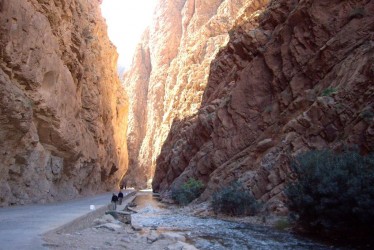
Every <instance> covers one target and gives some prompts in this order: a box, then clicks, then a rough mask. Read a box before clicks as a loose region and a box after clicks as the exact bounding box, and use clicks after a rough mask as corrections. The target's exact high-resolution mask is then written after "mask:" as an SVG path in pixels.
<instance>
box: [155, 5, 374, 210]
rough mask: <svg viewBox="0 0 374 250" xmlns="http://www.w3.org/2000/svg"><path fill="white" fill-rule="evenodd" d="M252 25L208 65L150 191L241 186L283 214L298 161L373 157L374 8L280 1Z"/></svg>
mask: <svg viewBox="0 0 374 250" xmlns="http://www.w3.org/2000/svg"><path fill="white" fill-rule="evenodd" d="M246 19H247V18H246ZM247 20H248V22H247V21H244V22H243V23H240V24H239V25H238V26H237V27H236V28H235V29H234V30H232V31H231V32H230V41H229V43H228V45H227V46H226V47H225V48H223V49H222V50H221V51H220V52H219V53H218V55H217V57H216V59H215V60H214V61H213V62H212V63H211V66H210V71H209V80H208V84H207V86H206V88H205V90H204V95H203V98H202V103H201V106H200V108H199V110H198V112H196V113H194V112H192V114H191V116H189V117H184V118H183V119H181V118H179V119H178V117H176V118H175V119H174V123H173V125H172V127H171V130H170V133H169V135H168V138H167V140H166V142H165V143H164V145H163V149H162V151H161V154H160V155H159V157H158V159H157V168H156V174H155V178H154V180H153V188H154V189H155V190H156V191H167V190H168V189H170V188H171V187H173V186H175V185H177V186H178V185H180V184H181V183H182V182H184V181H185V180H187V178H189V177H195V178H198V179H201V180H203V181H204V182H205V183H206V184H207V189H206V190H205V192H204V193H203V195H202V199H207V198H208V197H209V196H210V194H211V193H212V192H213V191H214V190H216V189H218V188H219V187H222V186H225V185H227V184H228V183H230V182H231V181H233V180H239V181H241V182H243V183H244V184H245V185H246V186H247V187H248V188H249V189H250V190H251V191H252V192H253V194H254V195H255V197H256V198H258V199H262V200H263V201H266V202H267V204H268V205H269V208H271V209H272V210H273V211H277V210H279V211H281V210H282V209H283V208H282V204H281V202H280V203H279V201H282V199H283V198H282V192H281V191H282V190H283V186H284V182H285V179H286V177H287V175H288V174H289V168H288V163H289V159H290V158H291V157H293V156H295V155H296V154H298V153H300V152H302V151H306V150H310V149H321V148H325V147H329V148H339V147H342V146H343V145H345V144H354V145H358V146H359V147H360V149H361V151H362V152H363V153H367V152H372V151H373V149H374V67H373V65H374V2H373V1H369V0H361V1H360V0H357V1H339V0H329V1H324V0H314V1H309V0H302V1H296V0H295V1H288V0H273V1H271V2H270V3H269V5H268V6H267V8H266V10H265V11H263V12H262V13H261V14H260V15H259V16H256V17H254V18H251V17H249V18H248V19H247ZM253 22H257V23H258V25H257V26H256V27H253ZM179 74H182V73H181V72H179ZM187 76H191V77H192V76H193V75H188V74H187ZM198 81H199V79H195V80H194V81H193V82H194V83H197V82H198ZM184 87H185V88H188V89H190V85H189V84H188V83H187V81H185V85H184ZM191 91H196V92H197V90H194V89H193V88H192V89H191ZM170 93H171V94H172V95H174V96H177V98H178V99H179V100H180V101H184V99H183V98H182V99H181V98H180V96H179V95H176V93H175V92H170ZM174 108H175V109H177V108H178V107H174ZM167 116H168V113H165V116H164V117H167Z"/></svg>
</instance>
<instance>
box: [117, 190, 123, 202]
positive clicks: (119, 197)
mask: <svg viewBox="0 0 374 250" xmlns="http://www.w3.org/2000/svg"><path fill="white" fill-rule="evenodd" d="M122 200H123V193H122V190H120V191H119V193H118V204H119V205H122Z"/></svg>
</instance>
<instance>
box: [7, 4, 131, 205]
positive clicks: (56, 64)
mask: <svg viewBox="0 0 374 250" xmlns="http://www.w3.org/2000/svg"><path fill="white" fill-rule="evenodd" d="M116 60H117V55H116V52H115V48H114V47H113V45H112V44H111V43H110V42H109V40H108V38H107V32H106V26H105V23H104V21H103V19H102V17H101V13H100V9H99V1H82V0H54V1H45V0H2V1H0V107H1V109H0V140H1V144H0V159H1V160H0V205H1V206H6V205H10V204H24V203H31V202H38V203H40V202H49V201H55V200H62V199H67V198H72V197H76V196H78V195H80V194H87V193H91V192H97V191H100V190H104V189H107V188H113V187H114V186H115V185H117V184H118V182H119V180H120V179H121V177H122V175H123V173H124V172H125V171H126V169H127V149H126V127H127V124H126V117H127V99H126V96H125V95H124V91H123V90H122V89H121V86H120V83H119V79H118V77H117V75H116Z"/></svg>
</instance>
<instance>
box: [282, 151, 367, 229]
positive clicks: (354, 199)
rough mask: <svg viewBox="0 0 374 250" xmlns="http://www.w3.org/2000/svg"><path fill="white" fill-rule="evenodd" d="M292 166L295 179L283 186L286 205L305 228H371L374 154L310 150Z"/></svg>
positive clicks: (292, 163)
mask: <svg viewBox="0 0 374 250" xmlns="http://www.w3.org/2000/svg"><path fill="white" fill-rule="evenodd" d="M291 168H292V170H293V171H294V173H295V174H296V176H297V180H296V181H294V182H291V183H289V184H288V185H287V187H286V190H285V193H286V195H287V197H288V207H289V209H290V211H291V212H293V213H295V214H296V215H297V218H298V221H299V223H300V224H301V225H303V226H304V227H305V228H309V229H323V230H325V231H342V232H343V231H344V232H349V231H351V230H356V231H361V232H364V231H367V230H373V229H374V154H371V155H368V156H366V157H364V156H361V155H360V154H359V153H358V152H357V151H353V150H346V151H344V152H342V153H339V154H337V153H334V152H332V151H329V150H322V151H310V152H306V153H303V154H301V155H299V156H297V157H296V159H295V160H293V161H292V162H291Z"/></svg>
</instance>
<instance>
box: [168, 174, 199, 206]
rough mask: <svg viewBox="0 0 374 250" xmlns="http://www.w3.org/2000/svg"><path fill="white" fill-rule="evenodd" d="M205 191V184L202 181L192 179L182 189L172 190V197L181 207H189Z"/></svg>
mask: <svg viewBox="0 0 374 250" xmlns="http://www.w3.org/2000/svg"><path fill="white" fill-rule="evenodd" d="M203 190H204V184H203V183H202V182H201V181H200V180H195V179H193V178H190V179H189V180H188V181H187V182H185V183H184V184H183V185H182V186H181V187H180V188H175V189H173V190H172V193H171V196H172V199H173V200H175V201H176V202H177V203H178V204H180V205H183V206H185V205H187V204H188V203H190V202H191V201H193V200H194V199H196V198H197V197H199V196H200V194H201V193H202V192H203Z"/></svg>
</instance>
